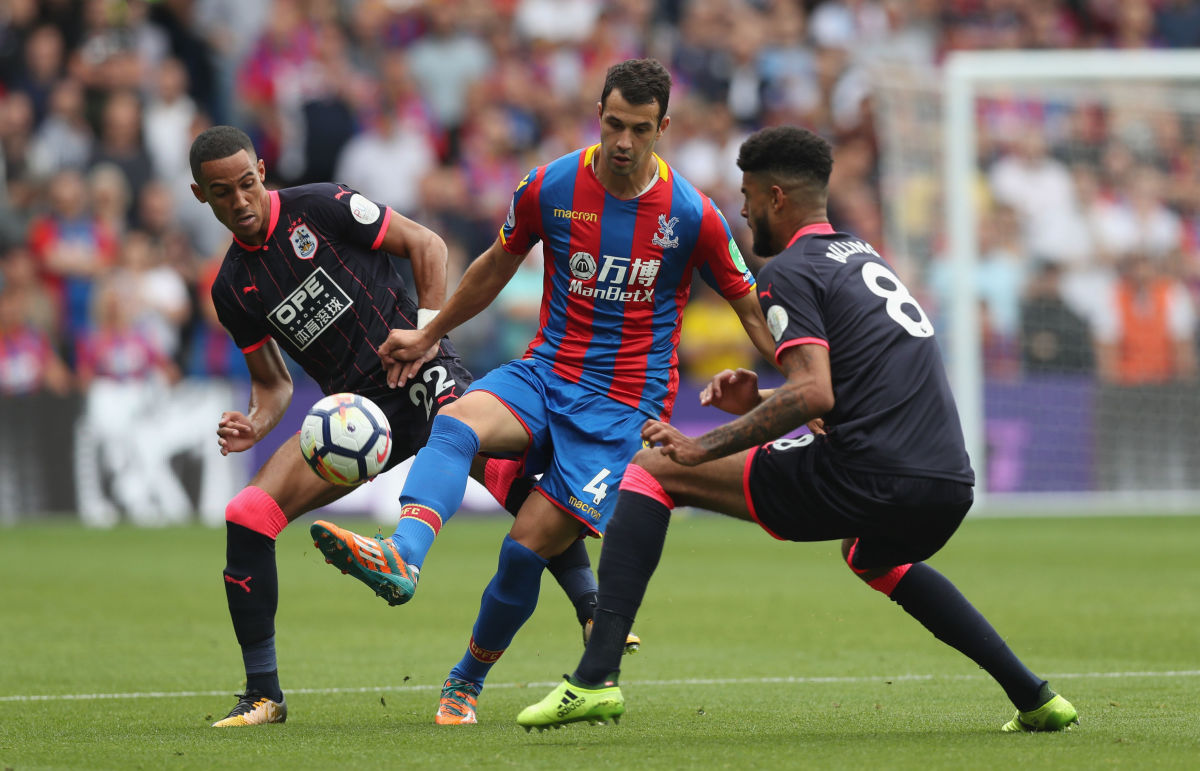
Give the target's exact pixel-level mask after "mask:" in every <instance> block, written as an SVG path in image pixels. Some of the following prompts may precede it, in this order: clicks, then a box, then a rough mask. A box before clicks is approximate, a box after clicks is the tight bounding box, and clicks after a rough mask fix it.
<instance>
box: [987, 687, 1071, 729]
mask: <svg viewBox="0 0 1200 771" xmlns="http://www.w3.org/2000/svg"><path fill="white" fill-rule="evenodd" d="M1072 725H1079V713H1078V712H1076V711H1075V707H1074V706H1073V705H1072V704H1071V702H1069V701H1067V700H1066V699H1064V698H1063V697H1061V696H1059V695H1058V694H1057V693H1056V694H1054V696H1053V697H1052V698H1051V699H1050V701H1048V702H1046V703H1045V704H1043V705H1042V706H1040V707H1038V708H1037V709H1033V710H1030V711H1029V712H1017V714H1016V716H1014V717H1013V719H1012V720H1010V721H1008V722H1007V723H1005V724H1004V726H1003V727H1002V728H1001V729H1000V730H1001V731H1004V732H1006V733H1012V732H1015V731H1069V730H1071V726H1072Z"/></svg>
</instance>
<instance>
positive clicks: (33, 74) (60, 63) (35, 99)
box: [13, 24, 66, 125]
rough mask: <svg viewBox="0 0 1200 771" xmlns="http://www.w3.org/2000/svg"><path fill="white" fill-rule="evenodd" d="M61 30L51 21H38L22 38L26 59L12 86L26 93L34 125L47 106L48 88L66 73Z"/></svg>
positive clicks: (39, 119) (42, 116)
mask: <svg viewBox="0 0 1200 771" xmlns="http://www.w3.org/2000/svg"><path fill="white" fill-rule="evenodd" d="M65 62H66V55H65V49H64V42H63V34H62V32H61V31H59V29H58V28H57V27H55V26H54V25H51V24H41V25H39V26H37V27H35V28H34V29H33V31H32V32H30V34H29V37H28V38H27V39H26V41H25V61H24V67H23V68H22V69H21V71H20V74H19V75H17V76H16V77H15V78H14V79H13V85H14V87H15V88H16V89H17V90H19V91H22V92H23V93H25V94H27V95H28V96H29V99H30V102H31V104H32V106H33V122H34V125H40V124H41V122H42V119H43V118H45V117H46V113H47V111H48V109H49V102H50V92H51V91H52V90H53V89H54V84H55V83H57V82H58V81H59V80H60V79H61V78H62V77H63V75H64V74H65V70H64V65H65Z"/></svg>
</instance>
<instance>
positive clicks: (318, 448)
mask: <svg viewBox="0 0 1200 771" xmlns="http://www.w3.org/2000/svg"><path fill="white" fill-rule="evenodd" d="M300 452H301V453H302V454H303V455H304V460H305V461H307V462H308V465H309V467H310V468H312V470H313V471H314V472H316V474H317V476H319V477H321V478H322V479H324V480H325V481H326V482H330V483H332V484H335V485H347V486H349V485H356V484H358V483H360V482H365V481H367V480H368V479H371V478H372V477H374V476H375V475H376V474H378V473H379V472H380V471H382V470H383V467H384V466H385V465H386V464H387V461H388V456H390V455H391V454H392V428H391V426H390V425H388V419H387V416H385V415H384V414H383V410H381V409H379V407H378V405H376V404H375V402H373V401H371V400H370V399H368V398H366V397H365V396H359V395H358V394H331V395H329V396H326V397H325V398H323V399H321V400H320V401H318V402H317V403H316V404H314V405H313V406H312V408H311V409H310V410H309V411H308V414H307V415H305V416H304V422H303V423H302V424H301V425H300Z"/></svg>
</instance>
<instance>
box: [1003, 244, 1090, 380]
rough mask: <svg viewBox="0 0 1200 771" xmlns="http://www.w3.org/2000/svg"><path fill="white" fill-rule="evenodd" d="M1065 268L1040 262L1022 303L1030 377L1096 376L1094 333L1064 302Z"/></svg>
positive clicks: (1024, 365) (1025, 360)
mask: <svg viewBox="0 0 1200 771" xmlns="http://www.w3.org/2000/svg"><path fill="white" fill-rule="evenodd" d="M1061 273H1062V268H1061V266H1059V265H1058V264H1057V263H1054V262H1045V261H1043V262H1040V263H1038V264H1037V265H1036V266H1035V267H1034V268H1033V270H1032V271H1031V275H1030V279H1029V283H1028V284H1027V285H1026V287H1025V297H1024V299H1023V300H1022V302H1021V314H1020V317H1021V331H1020V340H1021V364H1022V368H1023V369H1024V372H1025V374H1027V375H1034V376H1036V375H1050V374H1065V375H1090V374H1092V373H1093V372H1094V369H1095V362H1094V359H1093V347H1092V338H1091V330H1090V329H1089V327H1088V322H1087V320H1086V319H1084V318H1083V317H1082V316H1080V315H1079V314H1077V313H1076V312H1075V311H1073V310H1071V308H1070V307H1069V306H1068V305H1067V304H1066V303H1065V302H1063V298H1062V294H1061V291H1060V287H1059V278H1060V276H1061Z"/></svg>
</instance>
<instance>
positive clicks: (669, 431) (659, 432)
mask: <svg viewBox="0 0 1200 771" xmlns="http://www.w3.org/2000/svg"><path fill="white" fill-rule="evenodd" d="M642 440H643V441H645V442H648V443H649V444H650V445H651V446H654V445H659V448H658V450H659V452H661V453H662V454H663V455H666V456H667V457H669V458H670V459H671V460H673V461H675V462H676V463H678V464H680V465H681V466H696V465H698V464H700V463H703V462H704V461H706V460H708V452H707V451H706V450H705V449H704V448H703V447H701V446H700V444H699V443H698V442H697V441H696V440H695V439H693V438H691V437H690V436H686V435H685V434H683V432H681V431H680V430H679V429H678V428H675V426H672V425H671V424H670V423H664V422H662V421H661V420H647V421H646V422H645V423H643V424H642Z"/></svg>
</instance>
